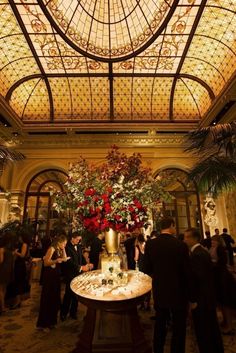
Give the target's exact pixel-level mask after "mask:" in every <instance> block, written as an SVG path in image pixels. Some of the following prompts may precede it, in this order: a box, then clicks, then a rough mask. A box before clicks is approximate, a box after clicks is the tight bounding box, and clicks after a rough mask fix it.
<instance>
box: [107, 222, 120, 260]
mask: <svg viewBox="0 0 236 353" xmlns="http://www.w3.org/2000/svg"><path fill="white" fill-rule="evenodd" d="M105 244H106V249H107V252H108V254H110V255H112V254H116V253H117V252H118V249H119V245H120V235H119V234H118V233H117V231H115V230H113V229H111V228H110V229H109V230H108V231H105Z"/></svg>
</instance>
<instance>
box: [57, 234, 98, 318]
mask: <svg viewBox="0 0 236 353" xmlns="http://www.w3.org/2000/svg"><path fill="white" fill-rule="evenodd" d="M80 242H81V236H80V235H79V233H76V232H75V233H73V234H72V236H71V239H70V240H69V241H68V242H67V244H66V254H67V256H69V257H70V259H69V260H68V261H66V262H65V263H64V264H63V265H64V268H63V274H64V276H65V282H66V288H65V294H64V297H63V301H62V306H61V320H62V321H65V320H66V316H67V314H68V313H70V317H71V318H72V319H77V308H78V297H77V295H76V294H75V293H74V292H73V291H72V290H71V288H70V282H71V281H72V279H73V278H74V277H76V276H78V275H79V274H80V273H82V272H86V271H89V270H91V269H92V268H93V265H92V264H87V263H86V260H85V259H84V257H83V255H82V248H81V245H80Z"/></svg>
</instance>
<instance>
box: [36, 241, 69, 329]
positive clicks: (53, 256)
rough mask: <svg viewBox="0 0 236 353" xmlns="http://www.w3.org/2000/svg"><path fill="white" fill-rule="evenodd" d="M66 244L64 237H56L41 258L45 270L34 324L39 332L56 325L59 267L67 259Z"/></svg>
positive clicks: (59, 286) (58, 304)
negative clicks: (36, 318) (37, 313)
mask: <svg viewBox="0 0 236 353" xmlns="http://www.w3.org/2000/svg"><path fill="white" fill-rule="evenodd" d="M66 243H67V238H66V236H65V235H59V236H56V237H55V238H54V240H53V242H52V244H51V246H50V247H49V248H48V250H47V252H46V254H45V256H44V258H43V265H44V267H45V269H44V273H43V280H42V292H41V298H40V307H39V315H38V320H37V324H36V327H37V328H38V329H41V330H45V331H47V330H50V329H52V328H54V327H55V325H56V324H57V314H58V311H59V310H60V306H61V278H60V275H61V269H60V265H61V263H62V262H66V261H68V259H69V258H68V257H67V254H66V251H65V247H66Z"/></svg>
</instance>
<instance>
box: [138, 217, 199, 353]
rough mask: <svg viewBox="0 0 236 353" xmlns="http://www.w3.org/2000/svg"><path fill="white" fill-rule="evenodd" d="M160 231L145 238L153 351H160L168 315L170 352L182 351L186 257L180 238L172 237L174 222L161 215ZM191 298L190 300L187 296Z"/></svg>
mask: <svg viewBox="0 0 236 353" xmlns="http://www.w3.org/2000/svg"><path fill="white" fill-rule="evenodd" d="M160 225H161V234H160V235H158V237H157V238H156V239H153V240H152V241H148V242H147V244H146V248H145V254H144V269H145V272H146V273H147V274H149V275H152V278H153V282H152V287H153V300H154V308H155V310H156V313H157V314H156V321H155V327H154V338H153V352H154V353H163V352H164V346H165V339H166V333H167V322H168V320H169V316H170V315H171V317H172V324H173V325H172V329H173V332H172V339H171V353H184V352H185V337H186V318H187V305H188V300H189V293H190V292H189V290H190V272H189V264H190V258H189V253H188V248H187V246H186V244H184V242H182V241H180V240H179V239H177V238H176V237H175V233H176V229H175V222H174V220H173V219H172V218H170V217H166V218H163V219H162V220H161V222H160ZM191 302H194V300H193V298H191Z"/></svg>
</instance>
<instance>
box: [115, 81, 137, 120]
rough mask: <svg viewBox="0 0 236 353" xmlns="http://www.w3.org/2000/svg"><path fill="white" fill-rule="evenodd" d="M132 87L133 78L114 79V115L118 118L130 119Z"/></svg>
mask: <svg viewBox="0 0 236 353" xmlns="http://www.w3.org/2000/svg"><path fill="white" fill-rule="evenodd" d="M132 87H133V79H132V78H128V77H127V78H120V77H116V78H115V80H114V116H115V117H116V118H117V119H118V120H122V119H125V120H129V119H130V117H131V116H132Z"/></svg>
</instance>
